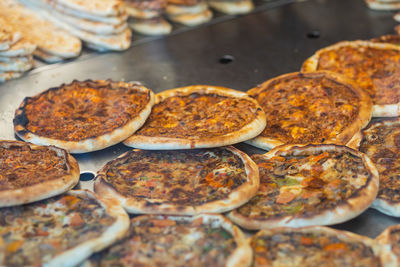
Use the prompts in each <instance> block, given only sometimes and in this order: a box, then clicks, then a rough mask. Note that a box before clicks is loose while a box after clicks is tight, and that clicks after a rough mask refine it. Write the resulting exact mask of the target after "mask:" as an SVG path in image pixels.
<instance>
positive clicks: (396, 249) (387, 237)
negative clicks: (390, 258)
mask: <svg viewBox="0 0 400 267" xmlns="http://www.w3.org/2000/svg"><path fill="white" fill-rule="evenodd" d="M375 240H376V241H378V242H379V243H380V244H381V245H383V246H389V247H390V249H391V251H392V252H393V254H394V255H395V256H396V258H397V263H398V264H400V224H398V225H392V226H390V227H388V228H386V229H385V231H383V232H382V233H381V234H380V235H379V236H377V237H376V238H375Z"/></svg>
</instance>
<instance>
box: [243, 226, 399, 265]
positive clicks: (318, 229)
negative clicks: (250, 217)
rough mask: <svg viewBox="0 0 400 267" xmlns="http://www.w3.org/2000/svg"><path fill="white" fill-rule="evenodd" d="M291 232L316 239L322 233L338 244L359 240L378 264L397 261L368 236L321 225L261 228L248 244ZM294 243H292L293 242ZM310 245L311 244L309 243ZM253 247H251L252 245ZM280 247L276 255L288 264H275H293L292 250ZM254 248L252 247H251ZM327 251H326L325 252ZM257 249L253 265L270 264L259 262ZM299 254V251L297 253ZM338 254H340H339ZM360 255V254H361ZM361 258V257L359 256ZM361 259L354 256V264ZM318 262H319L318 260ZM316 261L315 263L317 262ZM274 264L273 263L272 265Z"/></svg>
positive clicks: (384, 247) (391, 263)
mask: <svg viewBox="0 0 400 267" xmlns="http://www.w3.org/2000/svg"><path fill="white" fill-rule="evenodd" d="M285 233H287V234H289V235H290V234H292V233H298V234H304V235H310V234H311V235H312V236H314V237H315V238H316V239H318V236H320V235H324V236H331V237H333V238H336V239H339V240H340V242H341V243H338V244H346V243H347V242H348V243H352V242H359V243H362V244H363V245H365V246H367V247H369V248H371V249H372V251H373V254H374V256H375V257H379V259H380V263H378V266H387V267H389V266H397V262H396V257H395V255H394V254H393V253H392V252H391V251H390V250H389V249H388V248H387V247H386V246H381V245H379V243H377V242H376V241H375V240H373V239H370V238H369V237H365V236H361V235H357V234H354V233H351V232H347V231H340V230H335V229H332V228H328V227H323V226H313V227H302V228H275V229H269V230H261V231H259V232H258V233H257V234H256V235H254V236H253V237H252V238H251V239H249V242H250V244H251V243H252V241H253V240H257V238H258V237H262V236H274V235H278V234H285ZM293 245H294V244H293ZM310 245H311V244H310ZM333 245H334V244H333ZM304 246H305V248H307V246H308V244H307V245H303V246H299V247H294V248H293V246H292V247H291V248H290V249H291V250H294V251H296V250H298V249H303V253H307V250H306V249H304ZM252 248H253V247H252ZM284 248H285V247H284V246H282V249H284ZM282 249H279V248H278V249H277V251H278V252H280V251H281V252H282V255H280V256H278V255H277V256H278V257H279V258H280V259H281V260H284V261H285V262H288V264H284V263H283V262H274V263H275V264H278V263H280V265H279V266H281V267H284V266H293V265H291V263H292V264H293V262H292V261H290V260H289V258H291V257H294V256H295V254H294V253H293V252H292V254H291V253H289V255H288V251H282ZM253 250H254V248H253ZM327 251H328V252H327ZM345 251H346V250H344V251H343V250H342V251H340V250H337V252H341V253H346V252H345ZM321 252H322V253H334V252H335V251H334V250H331V251H329V249H328V248H327V250H326V251H324V250H323V249H322V248H321ZM257 254H258V253H257V251H255V252H254V260H255V264H254V266H255V267H258V266H271V265H269V264H266V265H263V264H262V263H261V261H260V260H259V259H258V257H260V256H261V257H262V256H263V255H261V254H259V255H257ZM298 254H300V253H298ZM284 255H285V256H286V257H287V258H286V259H283V257H284ZM314 255H315V254H314ZM314 255H309V256H314ZM339 255H340V254H339ZM342 255H343V254H342ZM301 256H302V257H307V256H306V255H304V254H303V255H301ZM360 256H361V255H360ZM361 257H362V256H361ZM347 258H349V259H353V257H352V256H351V254H350V255H347ZM317 259H320V260H323V256H322V257H319V258H318V257H317ZM361 259H362V258H361ZM361 259H357V258H355V259H354V260H355V261H356V262H354V263H355V265H358V264H360V262H359V260H361ZM274 261H278V259H274ZM318 263H319V264H320V263H321V262H318ZM318 263H316V264H318ZM326 264H333V263H332V262H331V261H329V262H326ZM272 266H275V265H272Z"/></svg>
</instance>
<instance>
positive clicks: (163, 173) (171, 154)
mask: <svg viewBox="0 0 400 267" xmlns="http://www.w3.org/2000/svg"><path fill="white" fill-rule="evenodd" d="M258 185H259V177H258V169H257V165H256V164H255V163H254V162H253V161H252V160H251V159H250V157H249V156H247V155H246V154H245V153H243V152H241V151H239V150H238V149H236V148H234V147H222V148H213V149H193V150H172V151H153V150H147V151H146V150H133V151H129V152H127V153H125V154H123V155H122V156H120V157H119V158H117V159H115V160H113V161H110V162H109V163H107V164H106V165H105V166H104V167H103V168H102V169H101V170H100V171H99V172H98V173H97V176H96V178H95V182H94V190H95V192H96V193H98V194H99V195H101V196H104V197H107V198H111V199H117V200H118V201H119V202H120V204H121V205H122V206H123V207H124V208H125V209H126V210H127V211H128V212H130V213H139V214H140V213H152V214H174V215H194V214H199V213H206V212H208V213H222V212H226V211H229V210H232V209H234V208H236V207H239V206H240V205H243V204H244V203H246V202H247V201H248V200H249V199H251V198H252V197H253V196H254V195H255V193H256V192H257V189H258Z"/></svg>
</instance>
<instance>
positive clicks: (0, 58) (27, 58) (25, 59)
mask: <svg viewBox="0 0 400 267" xmlns="http://www.w3.org/2000/svg"><path fill="white" fill-rule="evenodd" d="M30 61H32V56H31V55H29V56H23V57H3V56H0V63H4V62H8V63H13V62H30Z"/></svg>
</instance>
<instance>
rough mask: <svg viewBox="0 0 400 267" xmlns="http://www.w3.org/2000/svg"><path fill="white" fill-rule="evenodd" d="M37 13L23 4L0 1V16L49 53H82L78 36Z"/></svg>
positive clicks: (63, 54)
mask: <svg viewBox="0 0 400 267" xmlns="http://www.w3.org/2000/svg"><path fill="white" fill-rule="evenodd" d="M36 13H37V12H36V11H33V10H30V9H28V8H25V7H23V6H22V5H15V6H7V5H2V3H0V17H3V18H4V19H5V20H7V22H8V23H9V24H10V25H11V26H12V27H13V28H14V29H15V30H17V31H20V32H21V33H22V35H23V36H24V38H25V39H26V40H27V41H29V42H32V43H34V44H36V45H37V46H38V47H39V48H40V49H42V50H43V51H46V52H47V53H50V54H53V55H57V56H61V57H68V58H69V57H76V56H78V55H79V54H80V52H81V41H80V40H79V39H78V38H76V37H74V36H71V35H70V34H68V33H67V32H64V31H62V30H60V29H58V28H56V27H55V26H54V25H53V24H52V23H50V22H48V21H45V20H44V19H42V18H41V17H39V15H37V14H36ZM32 25H34V27H32Z"/></svg>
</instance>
